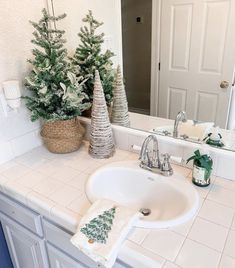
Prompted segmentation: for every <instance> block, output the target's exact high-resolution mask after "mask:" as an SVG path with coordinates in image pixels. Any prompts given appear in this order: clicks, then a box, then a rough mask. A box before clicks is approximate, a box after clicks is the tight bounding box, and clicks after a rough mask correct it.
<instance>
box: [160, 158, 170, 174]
mask: <svg viewBox="0 0 235 268" xmlns="http://www.w3.org/2000/svg"><path fill="white" fill-rule="evenodd" d="M162 156H163V162H162V166H161V172H162V173H163V175H164V176H171V175H172V174H173V169H172V167H171V164H170V158H171V156H170V155H169V154H163V155H162Z"/></svg>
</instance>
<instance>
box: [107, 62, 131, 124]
mask: <svg viewBox="0 0 235 268" xmlns="http://www.w3.org/2000/svg"><path fill="white" fill-rule="evenodd" d="M111 122H112V123H113V124H116V125H119V126H123V127H129V126H130V119H129V113H128V102H127V98H126V91H125V87H124V84H123V79H122V72H121V68H120V65H119V66H118V68H117V75H116V81H115V85H114V90H113V107H112V116H111Z"/></svg>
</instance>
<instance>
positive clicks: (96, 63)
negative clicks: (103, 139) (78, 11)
mask: <svg viewBox="0 0 235 268" xmlns="http://www.w3.org/2000/svg"><path fill="white" fill-rule="evenodd" d="M83 22H85V23H86V24H87V25H85V26H84V27H82V28H81V30H80V33H79V34H78V36H79V37H80V39H81V44H80V45H79V46H78V48H77V49H76V51H75V54H74V56H73V58H72V59H71V60H72V63H73V65H74V66H76V67H77V68H78V69H80V73H81V75H82V76H83V77H84V78H85V79H88V80H87V81H86V83H85V87H84V89H85V92H86V94H87V95H88V96H89V98H90V100H91V101H92V100H93V89H94V81H95V71H96V70H98V71H99V74H100V79H101V82H102V86H103V89H104V95H105V100H106V103H107V105H110V104H111V102H112V98H113V82H114V70H113V68H112V65H113V63H112V61H111V58H112V57H113V56H114V54H113V53H112V52H111V51H110V50H106V51H105V52H104V53H102V44H103V43H104V33H101V34H97V33H96V31H97V29H98V28H99V27H100V26H101V25H103V23H102V22H98V21H97V20H96V19H95V18H94V16H93V14H92V11H90V10H89V14H88V15H87V16H86V17H85V18H84V19H83Z"/></svg>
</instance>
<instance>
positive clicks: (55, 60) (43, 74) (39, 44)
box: [24, 9, 90, 121]
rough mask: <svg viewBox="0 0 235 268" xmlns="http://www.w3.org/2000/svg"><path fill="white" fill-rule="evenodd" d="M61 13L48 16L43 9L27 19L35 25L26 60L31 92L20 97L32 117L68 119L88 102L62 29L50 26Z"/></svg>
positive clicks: (26, 85)
mask: <svg viewBox="0 0 235 268" xmlns="http://www.w3.org/2000/svg"><path fill="white" fill-rule="evenodd" d="M65 16H66V14H63V15H60V16H57V17H55V16H50V15H49V14H48V12H47V11H46V9H43V10H42V18H41V20H40V21H39V22H38V23H36V22H31V24H32V26H33V27H34V29H35V31H34V32H33V36H34V39H33V40H32V41H31V42H32V43H33V44H34V45H35V46H36V47H35V48H34V49H33V50H32V53H33V56H34V58H33V59H30V60H28V62H29V63H30V64H31V65H32V71H31V72H30V74H29V75H28V76H27V77H26V83H25V87H26V88H27V89H28V90H29V91H30V92H31V94H29V95H28V96H25V97H24V99H25V100H26V106H27V107H28V109H29V110H30V111H31V120H32V121H35V120H37V119H39V118H42V119H44V120H47V121H48V120H53V121H55V120H67V119H72V118H74V117H76V116H79V115H81V113H82V111H84V110H86V109H88V108H89V106H90V105H89V103H88V102H87V99H88V98H87V95H86V94H85V93H84V92H83V85H84V82H85V80H83V78H82V76H79V74H78V73H77V72H76V74H75V72H74V68H73V67H72V66H71V64H70V63H69V61H68V59H67V50H66V49H65V48H64V43H65V42H66V41H65V40H64V39H63V34H64V31H63V30H59V29H56V27H55V28H54V29H53V28H52V27H51V26H52V25H55V23H56V22H57V21H60V20H62V19H64V18H65Z"/></svg>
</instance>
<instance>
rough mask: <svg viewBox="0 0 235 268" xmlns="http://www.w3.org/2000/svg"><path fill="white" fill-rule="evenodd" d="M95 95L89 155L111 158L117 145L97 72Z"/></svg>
mask: <svg viewBox="0 0 235 268" xmlns="http://www.w3.org/2000/svg"><path fill="white" fill-rule="evenodd" d="M93 94H94V95H93V96H94V97H93V105H92V112H91V134H90V146H89V153H90V155H91V156H92V157H94V158H100V159H103V158H109V157H111V156H113V154H114V152H115V145H114V140H113V132H112V127H111V124H110V121H109V114H108V109H107V104H106V101H105V96H104V90H103V87H102V84H101V81H100V75H99V72H98V71H97V70H96V72H95V84H94V91H93Z"/></svg>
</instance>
